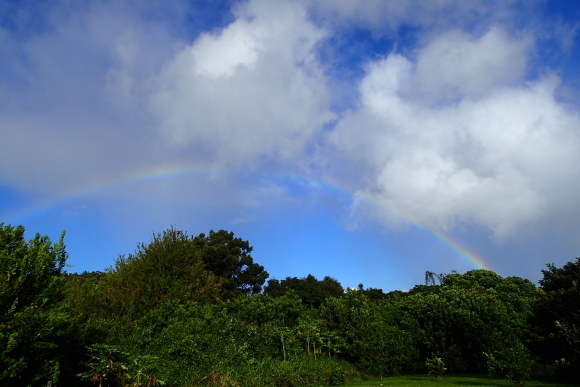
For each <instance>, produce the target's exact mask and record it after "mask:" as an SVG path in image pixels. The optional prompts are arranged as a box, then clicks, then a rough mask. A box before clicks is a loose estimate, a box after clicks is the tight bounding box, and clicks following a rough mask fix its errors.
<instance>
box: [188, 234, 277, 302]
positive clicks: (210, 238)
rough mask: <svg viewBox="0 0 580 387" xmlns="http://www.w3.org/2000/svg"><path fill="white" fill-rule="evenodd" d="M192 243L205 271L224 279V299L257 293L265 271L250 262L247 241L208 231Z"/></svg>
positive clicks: (232, 235) (263, 279)
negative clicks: (198, 253)
mask: <svg viewBox="0 0 580 387" xmlns="http://www.w3.org/2000/svg"><path fill="white" fill-rule="evenodd" d="M193 243H194V245H195V246H197V247H198V248H199V251H200V253H201V257H202V259H203V262H204V263H205V265H206V268H207V270H209V271H211V272H212V273H214V274H215V275H216V276H218V277H221V278H223V279H224V281H223V290H224V297H225V298H226V299H229V298H232V297H235V296H237V295H240V294H246V295H252V294H258V293H260V291H261V290H262V285H263V284H264V282H265V281H266V279H267V278H268V272H267V271H265V270H264V267H263V266H261V265H258V264H257V263H254V260H253V258H252V256H251V255H250V253H251V252H252V246H250V244H249V242H248V241H244V240H242V239H241V238H234V233H233V232H227V231H226V230H219V231H217V232H216V231H213V230H211V231H210V232H209V235H207V236H206V235H205V234H203V233H202V234H199V236H197V237H195V238H193Z"/></svg>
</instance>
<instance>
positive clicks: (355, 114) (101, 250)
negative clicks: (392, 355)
mask: <svg viewBox="0 0 580 387" xmlns="http://www.w3.org/2000/svg"><path fill="white" fill-rule="evenodd" d="M579 26H580V6H579V5H577V4H576V2H571V1H564V0H561V1H556V0H554V1H532V0H530V1H516V0H513V1H506V0H501V1H499V0H497V1H492V0H490V1H485V0H474V1H469V2H466V1H463V0H438V1H426V0H409V1H387V0H385V1H382V0H381V1H379V0H348V1H347V0H344V1H313V0H294V1H292V0H249V1H225V0H224V1H207V0H205V1H201V0H200V1H182V0H171V1H164V2H153V1H141V2H134V1H128V0H127V1H124V0H116V1H107V0H105V1H90V0H89V1H85V2H82V3H78V2H71V1H66V0H53V1H47V2H37V1H7V0H0V166H1V167H0V221H3V222H6V223H10V224H22V225H24V226H25V227H26V228H27V230H28V232H29V237H32V235H33V234H34V233H35V232H40V233H42V234H45V235H49V236H51V237H52V238H54V239H56V238H58V236H59V234H60V232H61V231H62V230H66V232H67V236H66V239H65V240H66V243H67V246H68V251H69V254H70V259H69V261H68V263H69V264H70V265H71V268H70V270H71V271H83V270H89V271H90V270H104V269H105V268H107V267H109V266H111V265H113V264H114V262H115V259H116V258H117V257H118V256H119V255H121V254H128V253H131V252H133V251H134V250H135V247H136V245H137V243H139V242H148V241H150V240H151V237H152V235H153V233H159V232H162V231H163V230H165V229H167V228H169V227H171V226H175V227H176V228H178V229H181V230H184V231H187V232H188V233H189V234H190V235H197V234H199V233H202V232H203V233H207V232H208V231H209V230H211V229H214V230H218V229H226V230H229V231H233V232H234V233H235V235H236V236H238V237H241V238H243V239H245V240H249V241H250V243H251V245H253V246H254V251H253V257H254V260H255V261H256V262H258V263H260V264H262V265H264V266H265V268H266V270H267V271H268V272H269V273H270V278H277V279H283V278H285V277H287V276H296V277H303V276H306V275H308V274H313V275H315V276H316V277H318V278H322V277H324V276H326V275H329V276H332V277H334V278H336V279H337V280H339V281H340V282H341V283H342V285H343V286H345V287H347V286H349V287H355V286H357V285H358V284H360V283H362V284H363V285H364V286H365V287H376V288H382V289H384V290H386V291H388V290H394V289H402V290H404V289H409V288H411V287H413V286H414V285H416V284H419V283H422V282H423V280H424V273H425V271H427V270H429V271H434V272H437V273H441V272H450V271H452V270H456V271H459V272H465V271H467V270H470V269H473V268H476V267H480V266H482V267H486V268H490V269H493V270H495V271H497V272H498V273H499V274H501V275H503V276H508V275H515V276H520V277H524V278H529V279H531V280H532V281H534V282H535V281H537V280H538V279H539V278H540V277H541V270H542V269H544V268H545V264H546V263H549V262H553V263H555V264H557V265H562V264H563V263H565V262H567V261H570V260H572V259H574V258H575V257H577V256H579V255H580V238H579V236H580V235H579V234H580V233H579V230H580V228H579V225H580V196H579V195H578V194H577V193H578V192H579V189H580V116H579V107H580V93H579V90H580V82H579V81H580V66H579V65H580V54H579V53H580V43H579V38H578V32H579Z"/></svg>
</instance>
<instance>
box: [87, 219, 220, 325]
mask: <svg viewBox="0 0 580 387" xmlns="http://www.w3.org/2000/svg"><path fill="white" fill-rule="evenodd" d="M98 291H99V298H100V300H102V301H101V305H102V310H103V311H106V314H107V315H110V316H114V317H115V318H116V319H127V320H129V321H133V320H135V319H138V318H139V317H141V316H143V315H145V314H146V313H148V312H149V311H151V310H153V309H155V308H156V307H157V306H158V305H162V304H164V303H166V302H169V301H178V302H189V301H200V302H209V303H211V302H215V301H216V300H217V299H218V297H219V295H220V280H219V278H217V277H216V276H215V275H214V274H213V273H211V272H210V271H208V270H206V267H205V264H204V262H203V256H202V253H201V251H200V250H199V249H198V248H197V247H196V245H195V243H194V242H193V240H192V239H191V238H189V237H188V235H187V234H186V233H184V232H182V231H178V230H175V229H173V228H171V229H169V230H167V231H165V232H163V233H162V234H157V235H154V236H153V240H152V241H151V243H149V244H147V245H146V244H143V243H141V244H139V245H138V246H137V250H136V252H135V253H134V254H129V255H128V256H127V257H125V256H120V257H119V258H118V259H117V262H116V263H115V267H114V268H112V269H110V271H109V273H108V275H107V276H105V277H103V278H102V279H101V280H100V282H99V289H98Z"/></svg>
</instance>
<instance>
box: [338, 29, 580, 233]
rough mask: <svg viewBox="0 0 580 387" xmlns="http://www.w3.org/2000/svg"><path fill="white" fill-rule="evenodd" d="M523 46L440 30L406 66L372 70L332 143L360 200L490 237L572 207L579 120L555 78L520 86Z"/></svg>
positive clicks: (497, 37) (497, 35) (396, 58)
mask: <svg viewBox="0 0 580 387" xmlns="http://www.w3.org/2000/svg"><path fill="white" fill-rule="evenodd" d="M449 47H452V48H449ZM529 47H530V43H529V42H528V41H525V40H523V41H522V40H515V39H513V38H510V37H509V36H508V35H507V34H506V33H504V32H502V31H500V30H497V29H491V30H490V32H489V33H488V34H487V35H485V36H482V37H481V38H479V39H472V38H469V37H467V36H465V35H463V34H458V33H448V34H444V35H442V36H439V37H438V38H436V39H434V40H432V42H431V43H430V45H428V46H426V47H424V48H423V49H422V50H420V51H419V52H418V55H417V59H416V60H415V61H413V60H412V59H408V58H406V57H404V56H402V55H396V54H392V55H389V56H388V57H387V58H384V59H381V60H379V61H376V62H374V63H372V64H371V65H370V66H369V69H368V73H367V75H366V76H365V78H364V79H363V80H362V82H361V84H360V89H359V90H360V101H361V105H360V108H359V109H358V110H355V111H353V112H351V113H349V114H348V115H347V116H346V117H345V119H344V120H343V121H342V122H340V123H339V124H338V126H337V128H336V131H335V133H334V134H333V137H332V140H333V143H334V144H335V145H336V146H337V147H338V148H339V149H341V150H343V151H344V152H346V153H347V154H349V155H350V157H351V158H353V159H355V160H361V159H362V160H363V161H364V163H365V164H366V165H367V166H368V167H367V169H366V175H367V180H366V181H370V182H371V183H368V184H366V185H364V186H361V185H359V189H360V191H361V192H362V193H363V194H364V195H366V196H370V197H372V200H374V201H376V202H378V203H380V204H381V205H382V206H385V207H387V208H390V209H392V210H394V211H396V212H398V213H401V214H403V215H404V216H408V217H409V218H412V219H416V220H419V221H420V222H422V223H424V224H426V225H429V226H431V227H436V228H440V229H449V228H451V227H455V226H458V225H460V224H466V223H467V224H477V225H482V226H484V227H486V228H488V229H489V230H491V231H492V232H493V233H494V234H495V235H496V236H498V237H505V236H507V235H510V234H512V233H513V232H514V230H515V229H516V228H517V227H518V226H521V225H524V224H528V225H529V224H530V223H532V222H534V221H538V220H541V219H544V218H545V217H546V216H547V215H548V214H549V213H550V212H553V211H559V212H562V208H563V207H566V206H567V207H570V201H573V202H574V204H573V205H572V208H577V206H578V204H579V203H578V200H577V199H576V198H574V197H573V196H572V195H571V193H572V192H573V191H574V190H575V189H577V188H578V183H576V182H577V181H578V177H579V176H578V171H577V168H576V166H577V165H579V161H580V158H579V154H578V149H580V147H579V145H580V142H579V138H578V134H577V131H576V130H575V129H574V128H575V127H578V125H580V120H579V118H578V115H577V114H575V113H571V112H569V111H567V110H566V109H565V107H564V106H562V105H561V104H559V103H558V102H557V101H556V99H555V97H554V94H555V89H556V87H557V86H558V81H559V80H558V78H556V77H555V76H547V77H544V78H542V79H538V80H536V81H533V82H527V83H526V82H524V81H523V80H522V78H523V75H524V69H525V66H526V63H527V56H528V55H529V54H528V53H529ZM448 48H449V49H450V50H452V51H453V52H454V53H456V54H457V55H456V56H455V58H453V59H446V58H445V56H446V55H447V53H446V51H448ZM482 63H483V64H482ZM504 69H506V71H505V72H504V71H503V70H504ZM429 74H431V75H432V78H433V79H430V78H429ZM448 90H452V91H453V97H454V99H453V100H452V101H451V102H449V101H448V98H445V97H446V96H445V92H446V91H448ZM442 94H443V100H437V99H436V98H441V95H442ZM426 95H427V96H430V97H431V98H425V96H426ZM434 99H435V101H436V102H438V103H437V104H433V100H434ZM554 187H558V189H557V190H555V189H554ZM563 197H566V200H567V202H566V204H563V203H562V198H563Z"/></svg>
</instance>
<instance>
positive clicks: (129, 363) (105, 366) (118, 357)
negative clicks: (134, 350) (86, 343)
mask: <svg viewBox="0 0 580 387" xmlns="http://www.w3.org/2000/svg"><path fill="white" fill-rule="evenodd" d="M89 354H90V356H91V357H90V362H89V363H88V364H87V366H88V367H89V371H87V372H84V373H82V374H80V375H79V376H80V377H81V379H85V380H88V381H90V382H91V383H92V384H93V385H94V384H95V383H99V385H100V386H101V385H103V383H107V385H109V386H112V385H120V386H123V387H124V386H131V387H152V386H155V385H157V384H159V385H163V384H165V382H163V381H161V380H159V379H157V378H155V377H154V376H152V375H153V374H154V373H155V372H156V362H157V358H156V357H154V356H148V355H145V356H131V355H130V354H129V353H127V352H125V351H123V350H122V349H120V348H118V347H116V346H113V345H105V344H95V345H92V346H91V347H89Z"/></svg>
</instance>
